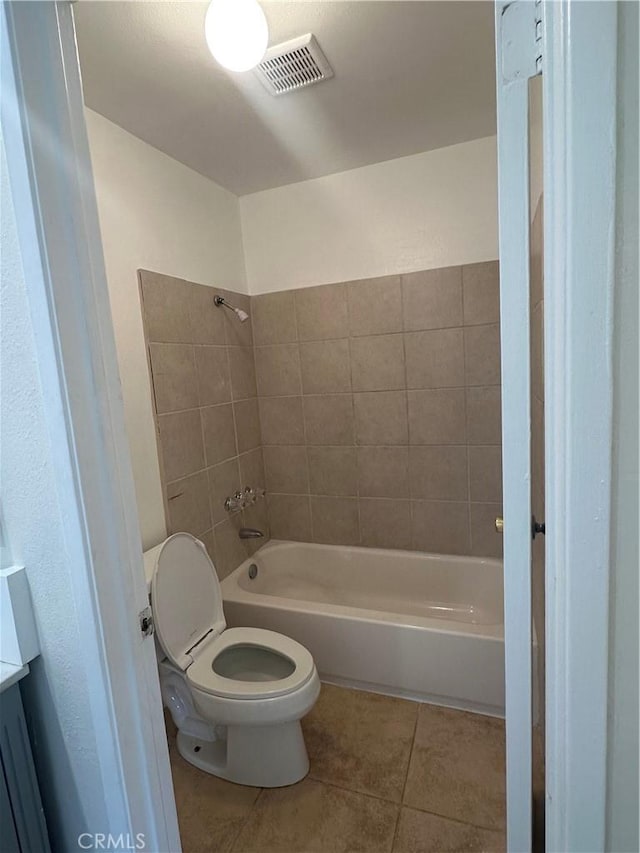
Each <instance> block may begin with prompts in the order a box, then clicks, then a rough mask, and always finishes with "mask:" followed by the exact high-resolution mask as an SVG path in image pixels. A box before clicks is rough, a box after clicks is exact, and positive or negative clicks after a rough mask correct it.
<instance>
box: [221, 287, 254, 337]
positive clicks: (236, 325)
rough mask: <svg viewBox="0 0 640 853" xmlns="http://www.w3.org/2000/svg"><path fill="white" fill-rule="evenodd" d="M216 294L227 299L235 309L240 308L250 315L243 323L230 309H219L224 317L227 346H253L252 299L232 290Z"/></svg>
mask: <svg viewBox="0 0 640 853" xmlns="http://www.w3.org/2000/svg"><path fill="white" fill-rule="evenodd" d="M216 292H217V293H219V294H220V296H223V297H224V298H225V299H227V300H228V301H229V302H230V303H231V304H232V305H233V306H234V307H235V308H240V309H241V310H242V311H245V312H246V313H247V314H248V315H249V319H248V320H245V322H244V323H241V322H240V320H238V318H237V317H236V315H235V314H234V313H233V311H230V310H229V309H228V308H225V307H224V306H220V307H219V308H218V309H217V310H218V311H220V313H221V314H222V317H223V322H224V335H225V340H226V342H227V346H230V347H250V346H253V319H252V318H251V300H250V297H249V296H247V295H246V294H245V293H234V292H233V291H232V290H218V291H216Z"/></svg>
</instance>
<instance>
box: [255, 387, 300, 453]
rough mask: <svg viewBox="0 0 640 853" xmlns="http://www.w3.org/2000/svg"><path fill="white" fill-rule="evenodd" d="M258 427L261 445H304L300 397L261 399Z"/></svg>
mask: <svg viewBox="0 0 640 853" xmlns="http://www.w3.org/2000/svg"><path fill="white" fill-rule="evenodd" d="M260 426H261V429H262V442H263V444H304V422H303V418H302V397H263V398H262V399H261V400H260Z"/></svg>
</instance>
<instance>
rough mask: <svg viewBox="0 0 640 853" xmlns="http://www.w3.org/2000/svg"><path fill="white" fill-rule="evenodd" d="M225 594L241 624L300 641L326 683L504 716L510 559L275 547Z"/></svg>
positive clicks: (230, 582)
mask: <svg viewBox="0 0 640 853" xmlns="http://www.w3.org/2000/svg"><path fill="white" fill-rule="evenodd" d="M252 565H255V566H257V569H258V573H257V576H256V577H255V579H251V578H250V576H249V567H250V566H252ZM222 592H223V596H224V610H225V615H226V619H227V624H228V625H229V626H230V627H234V626H236V627H237V626H243V625H246V626H249V627H259V628H270V629H272V630H275V631H280V632H281V633H283V634H287V635H288V636H290V637H293V638H294V639H295V640H298V641H299V642H300V643H302V644H303V645H305V646H306V647H307V648H308V649H309V651H310V652H311V653H312V655H313V657H314V658H315V661H316V666H317V667H318V670H319V672H320V676H321V678H322V679H323V680H324V681H329V682H332V683H335V684H343V685H351V686H354V687H360V688H364V689H367V690H373V691H376V692H380V693H388V694H392V695H396V696H405V697H408V698H412V699H418V700H420V701H423V702H432V703H435V704H438V705H447V706H450V707H454V708H464V709H467V710H471V711H477V712H480V713H484V714H493V715H496V716H503V715H504V629H503V618H502V563H501V561H499V560H492V559H482V558H474V557H449V556H442V555H436V554H424V553H420V552H416V553H414V552H410V551H385V550H382V549H373V548H356V547H346V546H334V545H312V544H308V543H301V542H300V543H299V542H279V541H275V540H274V541H271V542H269V543H267V544H266V545H265V546H264V547H263V548H261V549H260V550H259V551H258V552H257V553H256V554H254V556H253V557H252V558H250V559H248V560H247V561H246V562H244V563H243V564H242V565H241V566H239V567H238V568H237V569H236V570H235V571H234V572H233V573H232V574H231V575H229V577H227V578H225V580H224V581H223V582H222Z"/></svg>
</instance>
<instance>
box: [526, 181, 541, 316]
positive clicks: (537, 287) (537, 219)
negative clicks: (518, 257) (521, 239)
mask: <svg viewBox="0 0 640 853" xmlns="http://www.w3.org/2000/svg"><path fill="white" fill-rule="evenodd" d="M543 238H544V212H543V199H542V196H540V200H539V201H538V206H537V207H536V212H535V216H534V217H533V222H532V224H531V238H530V240H531V245H530V252H529V258H530V273H529V274H530V280H531V292H530V296H531V307H532V308H533V307H534V306H535V305H537V304H538V302H540V301H541V300H542V299H544V270H543V263H544V251H543V242H544V239H543Z"/></svg>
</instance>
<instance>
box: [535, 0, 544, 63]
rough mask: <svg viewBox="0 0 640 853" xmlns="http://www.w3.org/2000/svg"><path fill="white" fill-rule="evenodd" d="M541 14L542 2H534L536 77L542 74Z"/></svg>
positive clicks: (538, 0) (537, 0)
mask: <svg viewBox="0 0 640 853" xmlns="http://www.w3.org/2000/svg"><path fill="white" fill-rule="evenodd" d="M542 14H543V6H542V0H536V12H535V18H536V36H535V46H536V76H537V75H538V74H542Z"/></svg>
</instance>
